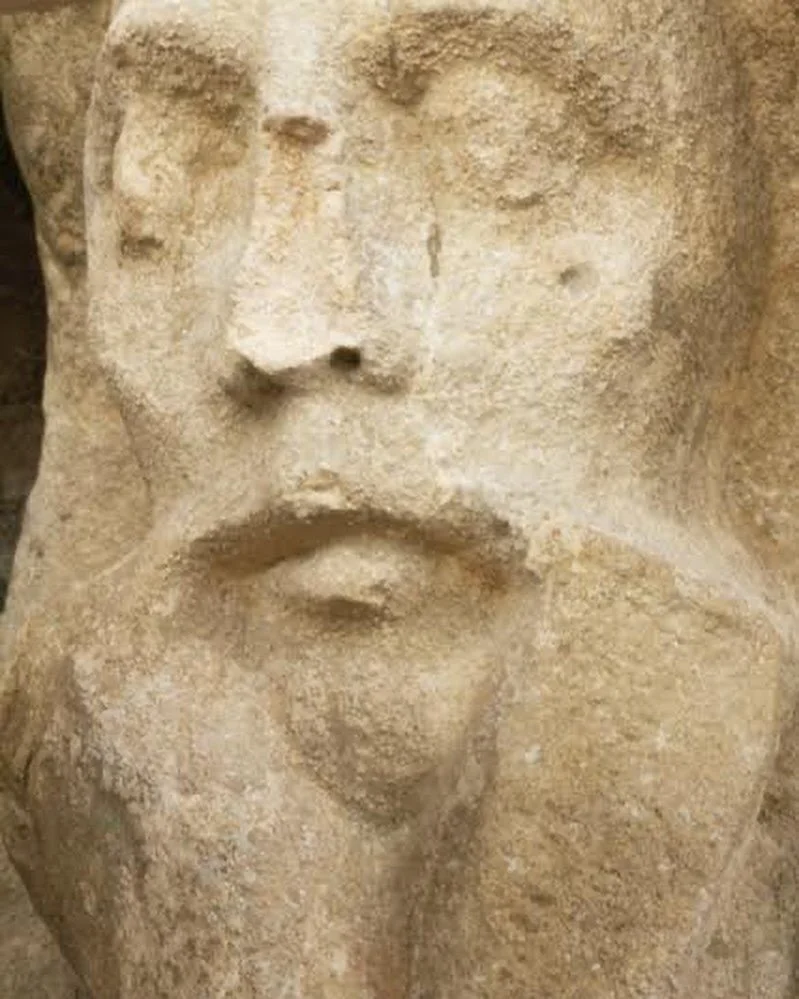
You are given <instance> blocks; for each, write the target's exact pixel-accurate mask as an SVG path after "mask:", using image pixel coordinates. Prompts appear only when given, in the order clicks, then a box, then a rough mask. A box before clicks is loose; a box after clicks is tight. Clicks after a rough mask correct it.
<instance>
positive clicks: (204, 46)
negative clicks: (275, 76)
mask: <svg viewBox="0 0 799 999" xmlns="http://www.w3.org/2000/svg"><path fill="white" fill-rule="evenodd" d="M190 23H191V22H189V24H190ZM103 55H104V60H105V61H106V66H110V67H111V68H112V69H113V70H114V71H115V73H116V74H118V75H119V78H120V79H121V81H125V80H127V81H129V82H130V83H132V84H133V85H134V86H136V87H141V86H143V87H145V88H149V89H152V90H156V91H161V92H164V93H167V94H170V95H174V96H187V97H202V98H203V99H204V100H206V101H208V102H210V103H215V104H223V105H230V106H231V107H232V106H233V105H234V104H235V102H237V101H238V102H240V101H241V98H242V96H245V97H254V96H255V93H256V90H257V72H256V68H255V66H254V65H253V60H252V58H251V57H250V53H249V52H248V51H247V46H246V45H236V44H231V41H230V39H228V38H224V37H223V38H221V39H219V38H216V37H214V35H213V33H212V32H210V31H207V32H206V31H203V30H202V27H199V28H194V29H193V26H192V27H189V28H188V29H187V24H186V23H182V24H180V25H172V24H169V23H168V22H167V23H147V22H144V23H135V22H134V23H128V24H125V23H123V24H122V25H120V26H117V27H114V28H112V30H111V32H110V33H109V36H108V39H107V41H106V44H105V49H104V53H103Z"/></svg>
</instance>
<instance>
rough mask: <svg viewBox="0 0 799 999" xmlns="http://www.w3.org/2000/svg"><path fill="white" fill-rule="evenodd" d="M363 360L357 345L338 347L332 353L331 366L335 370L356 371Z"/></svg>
mask: <svg viewBox="0 0 799 999" xmlns="http://www.w3.org/2000/svg"><path fill="white" fill-rule="evenodd" d="M362 360H363V358H362V357H361V352H360V350H358V348H357V347H336V349H335V350H333V351H331V353H330V367H331V368H333V369H334V370H335V371H356V370H357V369H358V368H360V366H361V362H362Z"/></svg>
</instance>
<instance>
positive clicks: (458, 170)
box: [422, 65, 586, 209]
mask: <svg viewBox="0 0 799 999" xmlns="http://www.w3.org/2000/svg"><path fill="white" fill-rule="evenodd" d="M422 112H423V115H424V120H425V127H426V133H427V139H428V143H427V144H428V148H429V149H430V150H431V154H432V157H433V170H434V173H435V178H436V181H437V182H438V184H439V185H440V187H441V190H442V191H444V192H446V191H449V192H456V193H457V194H458V195H459V196H460V197H461V198H465V199H466V200H467V201H468V200H474V201H475V202H476V203H477V204H486V203H493V204H494V205H496V206H497V207H500V208H509V209H510V208H531V207H534V206H536V205H539V204H541V203H543V202H544V201H546V200H547V199H548V198H550V197H551V196H553V195H554V194H557V193H561V192H563V191H565V190H568V189H569V187H570V186H571V184H572V183H573V182H574V179H575V177H576V173H577V167H578V165H579V162H580V159H581V156H582V155H583V153H584V150H585V146H586V140H585V136H584V134H583V133H582V130H581V129H580V127H579V126H578V125H576V124H575V122H574V121H573V120H572V119H571V117H570V115H569V113H568V108H567V100H566V98H565V97H564V96H562V95H561V94H559V93H558V92H557V91H555V90H554V89H553V88H552V87H550V86H548V85H546V84H542V83H541V82H540V81H539V80H537V79H535V78H533V77H530V76H518V75H516V74H511V73H507V72H503V71H500V70H498V69H495V68H493V67H490V66H488V67H482V66H473V65H469V66H463V67H459V68H457V69H455V70H453V71H451V72H450V73H448V74H447V75H446V76H444V77H442V78H440V79H438V80H436V81H435V82H434V83H433V84H432V85H431V87H430V89H429V91H428V94H427V96H426V97H425V100H424V102H423V105H422Z"/></svg>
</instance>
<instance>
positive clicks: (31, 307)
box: [0, 134, 47, 607]
mask: <svg viewBox="0 0 799 999" xmlns="http://www.w3.org/2000/svg"><path fill="white" fill-rule="evenodd" d="M0 218H2V220H3V224H2V226H1V227H0V326H1V327H2V334H1V335H0V607H1V606H2V604H3V600H4V596H5V591H6V588H7V584H8V578H9V575H10V572H11V561H12V557H13V552H14V547H15V545H16V540H17V536H18V532H19V527H20V521H21V518H22V512H23V507H24V503H25V498H26V497H27V495H28V493H29V492H30V489H31V486H32V485H33V481H34V478H35V475H36V468H37V464H38V459H39V443H40V438H41V429H42V418H41V393H42V380H43V378H44V364H45V337H46V319H47V313H46V305H45V299H44V289H43V287H42V279H41V274H40V271H39V264H38V259H37V256H36V243H35V237H34V233H33V219H32V213H31V208H30V203H29V200H28V197H27V194H26V192H25V189H24V187H23V185H22V182H21V180H20V179H19V174H18V172H17V169H16V164H15V163H14V159H13V154H12V152H11V149H10V147H9V145H8V140H7V138H6V136H5V135H4V134H0Z"/></svg>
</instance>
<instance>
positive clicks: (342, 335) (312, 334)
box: [228, 321, 367, 387]
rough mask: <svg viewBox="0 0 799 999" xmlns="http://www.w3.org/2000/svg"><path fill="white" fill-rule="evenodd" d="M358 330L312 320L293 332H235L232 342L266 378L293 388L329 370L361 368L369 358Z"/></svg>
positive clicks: (232, 335)
mask: <svg viewBox="0 0 799 999" xmlns="http://www.w3.org/2000/svg"><path fill="white" fill-rule="evenodd" d="M366 339H367V338H366V337H365V336H363V335H359V334H358V333H356V332H352V331H350V332H347V331H340V330H339V329H337V328H335V327H334V328H332V329H331V328H329V327H327V326H322V327H321V328H320V327H319V326H317V327H316V328H315V327H314V324H313V323H312V322H310V321H308V322H305V323H298V324H297V325H295V326H294V327H293V328H292V329H291V330H290V331H289V330H287V331H285V332H284V333H281V334H279V335H275V333H274V332H272V333H271V335H270V332H255V333H242V332H238V333H236V332H234V333H232V334H231V335H230V337H229V339H228V342H229V346H230V348H231V349H232V351H233V352H234V354H235V355H236V356H237V357H239V358H241V359H242V360H243V361H244V362H246V363H247V364H248V365H250V366H251V367H252V368H253V369H254V370H255V371H256V372H258V373H259V374H260V375H261V376H262V377H263V378H264V379H266V380H268V381H270V382H273V383H275V384H277V385H281V386H284V387H290V386H291V385H296V386H298V385H300V384H301V383H303V382H306V383H307V382H308V381H309V380H310V379H313V378H318V377H319V376H321V375H323V374H324V373H325V372H332V373H335V372H340V373H343V372H352V371H355V370H358V369H359V368H360V367H361V366H362V364H363V362H364V357H365V346H366V344H365V340H366Z"/></svg>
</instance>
